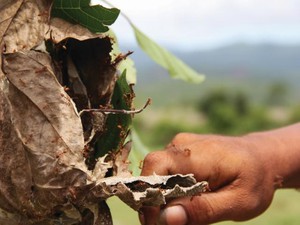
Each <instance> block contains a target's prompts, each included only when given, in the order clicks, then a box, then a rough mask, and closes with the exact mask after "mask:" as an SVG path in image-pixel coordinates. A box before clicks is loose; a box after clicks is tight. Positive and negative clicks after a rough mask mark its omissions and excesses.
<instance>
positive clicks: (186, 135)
mask: <svg viewBox="0 0 300 225" xmlns="http://www.w3.org/2000/svg"><path fill="white" fill-rule="evenodd" d="M190 136H191V134H190V133H178V134H176V135H175V137H174V138H173V140H172V144H174V145H177V144H181V142H182V141H185V140H187V139H189V138H190Z"/></svg>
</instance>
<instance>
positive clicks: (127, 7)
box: [94, 0, 300, 48]
mask: <svg viewBox="0 0 300 225" xmlns="http://www.w3.org/2000/svg"><path fill="white" fill-rule="evenodd" d="M96 1H97V0H94V2H96ZM97 2H100V1H99V0H98V1H97ZM110 2H111V3H112V4H114V5H116V6H117V7H119V8H120V9H121V10H122V11H123V12H124V13H126V14H127V15H128V16H129V17H130V18H131V19H132V21H133V22H134V23H135V24H136V25H137V26H138V27H140V28H141V29H142V30H143V31H144V32H145V33H146V34H148V35H149V36H150V37H152V38H154V39H155V40H158V41H159V42H162V43H163V44H168V45H173V46H179V47H180V46H182V47H183V48H186V47H193V46H196V47H200V48H203V47H205V46H211V47H213V46H214V45H220V44H224V43H226V42H234V41H239V40H240V41H255V42H259V41H273V42H283V43H292V42H298V43H300V13H299V12H300V1H299V0H264V1H261V0H201V1H200V0H163V1H162V0H151V1H141V0H118V1H117V0H110ZM114 29H115V31H117V30H120V31H121V32H118V31H117V34H118V36H119V37H120V35H121V37H122V39H124V40H128V41H130V40H132V39H133V36H132V34H130V31H129V32H128V30H129V29H130V28H129V27H128V26H127V25H126V22H125V21H121V22H118V23H117V24H116V25H115V27H114Z"/></svg>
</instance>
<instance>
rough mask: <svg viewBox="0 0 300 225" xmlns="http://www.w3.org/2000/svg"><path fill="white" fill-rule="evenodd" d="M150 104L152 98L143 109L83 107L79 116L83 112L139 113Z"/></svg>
mask: <svg viewBox="0 0 300 225" xmlns="http://www.w3.org/2000/svg"><path fill="white" fill-rule="evenodd" d="M150 104H151V99H150V98H148V100H147V102H146V103H145V105H144V106H143V108H141V109H136V110H125V109H109V108H106V109H83V110H82V111H81V112H80V113H79V116H81V114H82V113H84V112H102V113H104V114H105V115H109V114H137V113H140V112H142V111H143V110H144V109H145V108H146V107H147V106H149V105H150Z"/></svg>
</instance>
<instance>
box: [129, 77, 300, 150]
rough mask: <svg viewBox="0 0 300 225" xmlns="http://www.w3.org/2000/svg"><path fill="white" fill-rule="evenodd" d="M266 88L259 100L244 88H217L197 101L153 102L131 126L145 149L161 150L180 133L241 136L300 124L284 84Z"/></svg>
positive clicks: (298, 111) (297, 106)
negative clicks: (144, 145) (134, 128)
mask: <svg viewBox="0 0 300 225" xmlns="http://www.w3.org/2000/svg"><path fill="white" fill-rule="evenodd" d="M265 89H266V90H265V94H264V96H261V97H260V98H259V99H258V98H253V97H252V96H250V95H249V92H248V91H243V89H237V88H236V89H234V88H232V87H227V88H226V87H224V86H219V87H218V86H217V85H216V87H215V88H211V89H210V90H209V91H207V90H206V92H205V94H202V95H199V97H198V98H197V99H195V98H193V100H189V99H187V100H182V98H181V99H179V100H178V101H177V102H176V101H175V100H174V99H172V104H164V105H162V106H161V105H160V104H159V103H158V104H157V105H158V106H156V105H155V102H154V106H150V108H149V109H146V110H145V111H144V112H143V113H142V114H141V115H137V116H136V118H135V119H134V126H135V127H136V129H137V131H138V133H139V135H140V137H141V139H142V141H143V142H144V143H145V144H146V145H147V146H149V147H151V148H162V147H163V146H165V145H166V144H167V143H168V142H169V141H170V140H171V139H172V137H173V136H174V135H175V134H177V133H179V132H194V133H206V134H207V133H208V134H223V135H242V134H245V133H249V132H253V131H261V130H269V129H273V128H276V127H281V126H285V125H288V124H291V123H294V122H297V121H300V103H299V104H296V103H295V104H291V103H290V102H289V101H288V100H289V94H290V93H289V86H288V85H287V84H286V83H284V82H283V81H282V82H280V81H274V82H272V83H270V84H269V85H268V86H266V87H265ZM252 90H253V91H255V85H252ZM182 95H183V96H184V95H185V93H182ZM163 98H164V96H162V99H163ZM158 100H159V99H158ZM163 101H165V100H163Z"/></svg>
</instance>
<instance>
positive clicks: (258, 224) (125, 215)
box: [108, 190, 300, 225]
mask: <svg viewBox="0 0 300 225" xmlns="http://www.w3.org/2000/svg"><path fill="white" fill-rule="evenodd" d="M299 202H300V192H298V191H296V190H279V191H277V193H276V195H275V198H274V200H273V203H272V205H271V206H270V208H269V209H268V210H267V211H266V212H265V213H264V214H262V215H261V216H259V217H257V218H255V219H252V220H249V221H247V222H239V223H237V222H232V221H227V222H221V223H217V224H218V225H240V224H243V225H299V224H300V204H299ZM108 204H109V206H110V207H111V211H112V215H113V219H114V225H138V224H140V223H139V220H138V217H137V213H136V212H135V211H133V210H132V209H130V208H129V207H128V206H126V205H125V204H124V203H123V202H121V201H120V200H119V199H118V198H115V197H114V198H111V199H109V201H108Z"/></svg>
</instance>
